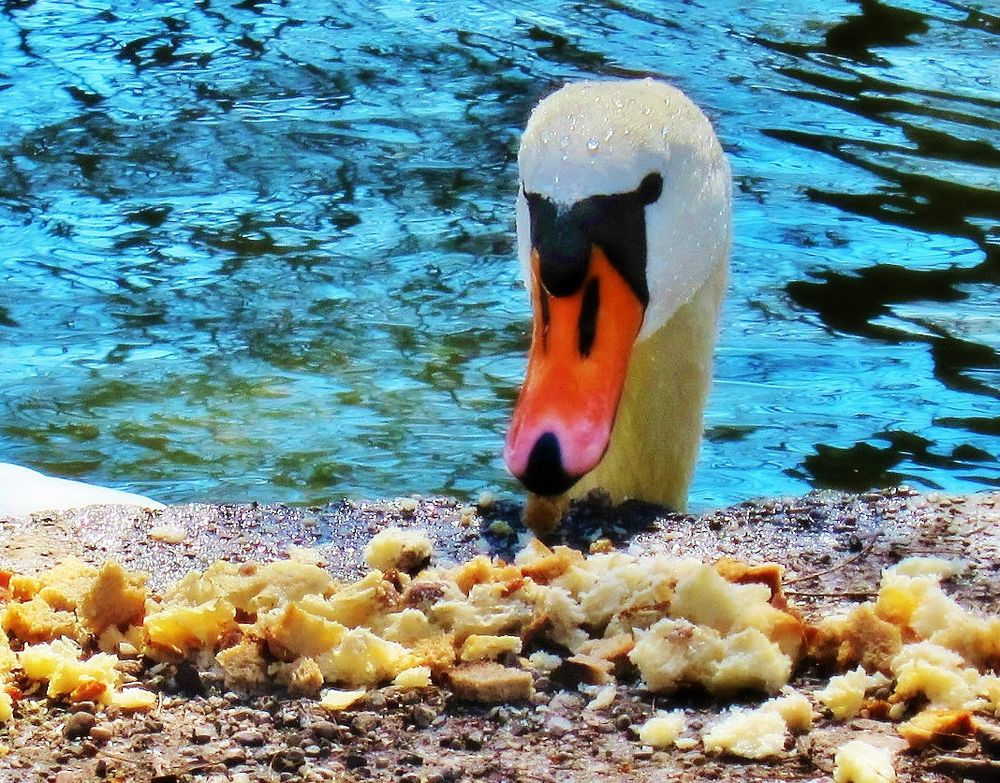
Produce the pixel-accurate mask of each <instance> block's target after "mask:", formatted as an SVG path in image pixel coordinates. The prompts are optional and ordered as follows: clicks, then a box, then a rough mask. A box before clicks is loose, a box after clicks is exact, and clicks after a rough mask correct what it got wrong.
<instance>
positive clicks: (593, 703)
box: [584, 683, 618, 710]
mask: <svg viewBox="0 0 1000 783" xmlns="http://www.w3.org/2000/svg"><path fill="white" fill-rule="evenodd" d="M617 695H618V688H617V687H616V686H615V684H614V683H609V684H608V685H605V686H604V687H603V688H601V689H600V690H599V691H598V692H597V693H595V694H594V698H592V699H591V700H590V701H589V702H587V706H586V707H584V709H587V710H603V709H604V708H606V707H610V706H611V705H612V704H614V701H615V697H616V696H617Z"/></svg>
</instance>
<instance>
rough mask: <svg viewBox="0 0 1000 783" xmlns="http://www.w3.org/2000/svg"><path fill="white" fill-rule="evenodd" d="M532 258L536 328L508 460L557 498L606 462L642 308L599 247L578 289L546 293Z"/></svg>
mask: <svg viewBox="0 0 1000 783" xmlns="http://www.w3.org/2000/svg"><path fill="white" fill-rule="evenodd" d="M539 267H540V258H539V255H538V251H537V250H532V254H531V284H532V305H533V310H534V325H533V329H532V334H531V352H530V354H529V356H528V370H527V375H526V377H525V380H524V386H523V387H522V388H521V394H520V396H519V397H518V400H517V405H516V406H515V408H514V416H513V419H512V420H511V425H510V430H509V431H508V433H507V442H506V445H505V447H504V461H505V462H506V463H507V468H508V469H509V470H510V472H511V473H513V474H514V475H515V476H516V477H517V478H518V479H520V481H521V483H523V484H524V485H525V487H527V488H528V489H529V490H530V491H532V492H534V493H536V494H539V495H560V494H562V493H563V492H565V491H566V490H568V489H569V488H570V487H572V486H573V484H575V483H576V482H577V481H578V480H579V479H580V478H581V477H582V476H583V475H584V474H585V473H587V472H589V471H590V470H592V469H593V468H594V467H596V466H597V464H598V463H599V462H600V461H601V458H602V457H603V456H604V453H605V452H606V451H607V448H608V443H609V441H610V439H611V431H612V428H613V427H614V421H615V415H616V413H617V411H618V403H619V401H620V400H621V394H622V388H623V387H624V385H625V376H626V374H627V372H628V363H629V359H630V357H631V355H632V346H633V344H634V343H635V338H636V335H638V333H639V329H640V328H641V326H642V319H643V314H644V312H645V307H644V305H643V304H642V302H641V301H640V300H639V298H638V297H637V296H636V294H635V293H634V292H633V290H632V288H631V287H630V286H629V284H628V283H627V282H626V281H625V279H624V278H623V277H622V275H621V274H620V273H619V272H618V270H617V269H616V268H615V267H614V266H613V265H612V264H611V262H610V261H609V260H608V257H607V256H606V255H605V253H604V251H603V250H602V249H601V248H600V247H598V246H596V245H594V246H592V247H591V251H590V263H589V269H588V272H587V276H586V278H585V280H584V282H583V285H582V286H580V289H579V290H578V291H577V292H575V293H573V294H571V295H569V296H561V297H556V296H553V295H552V294H550V293H549V291H548V290H546V288H545V286H544V284H543V283H542V277H541V274H540V272H539Z"/></svg>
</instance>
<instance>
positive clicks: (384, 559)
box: [365, 501, 433, 574]
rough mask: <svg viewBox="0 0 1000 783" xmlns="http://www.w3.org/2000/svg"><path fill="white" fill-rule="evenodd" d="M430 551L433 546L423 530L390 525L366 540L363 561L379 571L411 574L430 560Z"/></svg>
mask: <svg viewBox="0 0 1000 783" xmlns="http://www.w3.org/2000/svg"><path fill="white" fill-rule="evenodd" d="M414 503H416V501H414ZM415 507H416V506H414V508H415ZM432 552H433V546H432V545H431V540H430V538H428V536H427V533H426V532H425V531H423V530H404V529H402V528H398V527H391V528H388V529H387V530H383V531H382V532H380V533H378V534H377V535H376V536H375V537H374V538H372V540H371V541H369V542H368V546H366V547H365V562H366V563H367V564H368V566H369V567H370V568H376V569H378V570H379V571H402V572H404V573H407V574H412V573H416V572H417V571H419V570H420V569H421V568H423V567H424V566H425V565H427V563H428V562H430V559H431V554H432Z"/></svg>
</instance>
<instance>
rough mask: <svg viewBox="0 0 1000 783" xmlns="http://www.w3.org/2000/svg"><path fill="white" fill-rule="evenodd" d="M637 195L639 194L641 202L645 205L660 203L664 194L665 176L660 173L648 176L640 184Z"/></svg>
mask: <svg viewBox="0 0 1000 783" xmlns="http://www.w3.org/2000/svg"><path fill="white" fill-rule="evenodd" d="M636 193H638V195H639V200H640V201H642V203H643V204H652V203H653V202H655V201H659V199H660V196H661V194H662V193H663V175H662V174H660V172H658V171H654V172H652V173H650V174H647V175H646V176H645V177H643V178H642V182H641V183H639V187H638V189H637V190H636Z"/></svg>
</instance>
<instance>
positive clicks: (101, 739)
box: [90, 725, 115, 745]
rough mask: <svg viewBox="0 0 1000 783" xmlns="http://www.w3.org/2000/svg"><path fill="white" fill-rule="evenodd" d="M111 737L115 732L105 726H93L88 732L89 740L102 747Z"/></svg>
mask: <svg viewBox="0 0 1000 783" xmlns="http://www.w3.org/2000/svg"><path fill="white" fill-rule="evenodd" d="M113 736H115V732H114V731H113V730H112V729H111V727H110V726H106V725H101V726H94V727H93V728H92V729H91V730H90V738H91V739H92V740H93V741H94V742H98V743H100V744H102V745H103V744H104V743H105V742H107V741H108V740H110V739H111V738H112V737H113Z"/></svg>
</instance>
